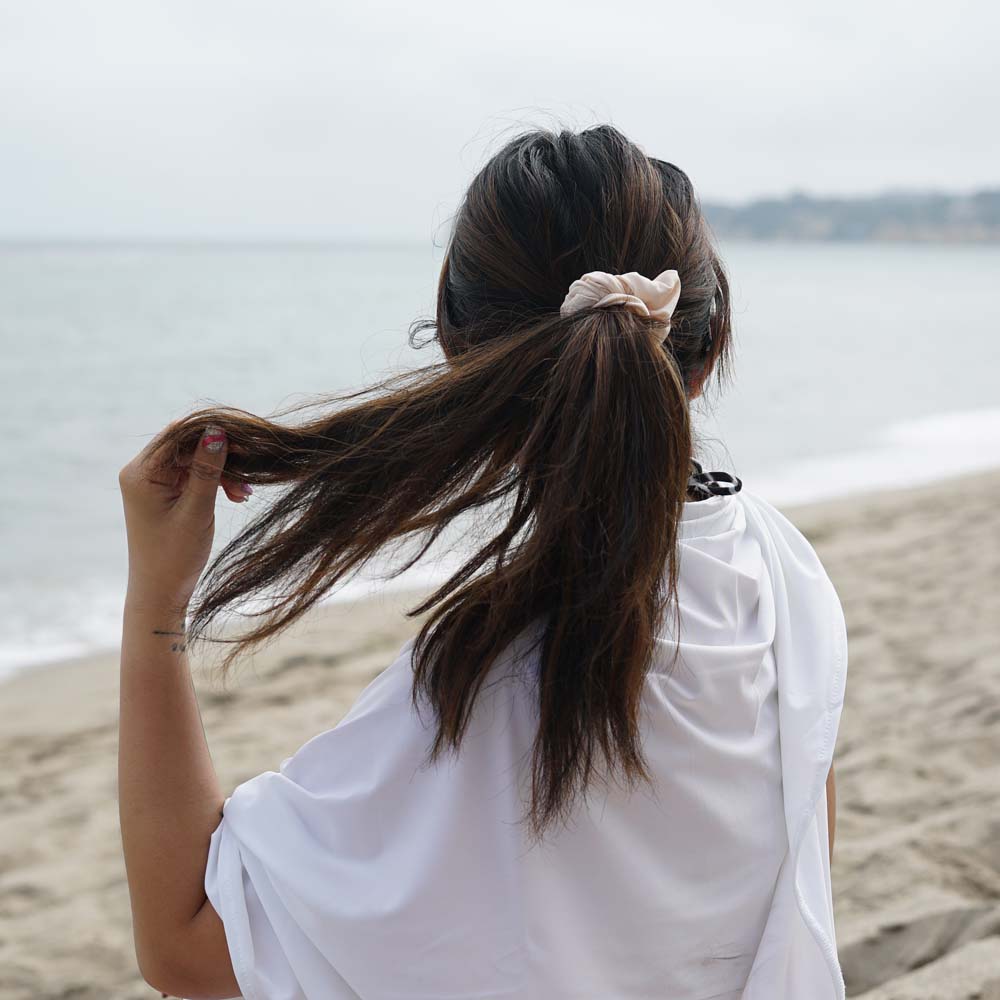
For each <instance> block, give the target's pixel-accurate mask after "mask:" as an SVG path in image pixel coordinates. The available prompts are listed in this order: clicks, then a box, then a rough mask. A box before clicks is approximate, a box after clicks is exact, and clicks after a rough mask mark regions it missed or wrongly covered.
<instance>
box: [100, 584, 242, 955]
mask: <svg viewBox="0 0 1000 1000" xmlns="http://www.w3.org/2000/svg"><path fill="white" fill-rule="evenodd" d="M184 630H185V615H184V614H183V613H181V612H178V611H176V610H175V611H171V610H169V608H168V607H167V605H166V604H165V603H161V602H158V601H156V600H148V599H144V598H143V597H142V595H138V594H133V593H130V594H129V595H127V596H126V600H125V612H124V617H123V630H122V649H121V694H120V719H119V743H118V805H119V816H120V821H121V833H122V846H123V850H124V854H125V868H126V874H127V877H128V885H129V895H130V897H131V902H132V919H133V932H134V935H135V946H136V955H137V957H138V960H139V965H140V968H141V969H143V971H144V973H146V972H148V971H149V970H150V969H151V968H154V967H155V966H156V965H157V963H159V962H160V961H162V959H163V956H164V953H165V951H166V953H167V954H168V955H169V948H170V943H171V942H173V941H179V940H182V939H183V936H182V934H181V933H180V932H181V930H182V929H183V928H184V927H185V926H187V925H188V924H190V922H191V921H192V919H193V918H194V917H195V915H196V913H197V912H198V911H199V909H200V908H201V906H202V904H203V903H204V901H205V893H204V875H205V865H206V863H207V859H208V847H209V839H210V837H211V834H212V831H213V830H214V829H215V828H216V827H217V826H218V824H219V820H220V818H221V811H222V805H223V801H224V799H223V795H222V793H221V791H220V788H219V783H218V780H217V778H216V775H215V769H214V768H213V766H212V759H211V756H210V755H209V752H208V744H207V742H206V740H205V732H204V729H203V727H202V723H201V715H200V712H199V710H198V702H197V699H196V697H195V692H194V686H193V683H192V679H191V674H190V670H189V664H188V655H187V651H186V637H185V635H184Z"/></svg>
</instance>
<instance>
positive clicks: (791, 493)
mask: <svg viewBox="0 0 1000 1000" xmlns="http://www.w3.org/2000/svg"><path fill="white" fill-rule="evenodd" d="M982 412H987V411H982ZM995 418H996V422H997V426H998V428H1000V410H997V411H996V412H995ZM935 419H937V418H930V420H929V422H933V421H934V420H935ZM966 450H967V451H968V452H969V455H972V453H973V451H974V449H973V448H972V447H971V445H970V446H969V447H968V448H967V449H966ZM880 454H881V453H880V452H879V451H878V450H877V449H874V448H873V449H871V451H870V452H869V453H868V455H869V460H868V461H867V463H866V462H865V460H864V455H865V453H861V452H854V453H851V454H850V456H848V457H846V458H845V463H849V464H853V465H856V466H857V470H858V471H856V472H855V473H854V475H849V476H848V477H847V480H848V481H849V482H850V486H849V487H844V488H841V489H830V490H828V491H826V492H823V494H822V495H821V496H816V497H807V498H805V499H798V498H796V489H797V487H796V485H795V484H796V483H797V482H809V481H810V480H811V478H812V477H813V476H814V475H815V469H816V467H817V466H820V467H823V468H824V469H827V471H829V470H830V469H834V468H836V465H835V461H836V460H835V459H834V458H832V457H830V456H827V457H825V458H822V459H818V460H817V461H816V462H815V463H814V462H810V461H807V460H803V461H801V462H797V463H792V464H790V465H789V466H788V467H787V468H786V469H785V471H783V472H780V473H776V474H765V476H763V477H762V479H761V484H762V487H761V488H760V489H754V490H753V492H754V493H757V494H759V495H761V496H763V497H764V498H765V499H768V500H769V502H771V503H773V504H774V506H776V507H777V508H778V509H779V510H781V511H782V512H783V513H785V514H786V516H788V517H789V519H790V520H792V521H793V522H794V523H796V524H798V521H797V518H799V517H802V518H803V519H804V520H805V521H806V522H808V521H809V520H810V519H811V518H814V517H815V512H816V511H825V510H827V509H828V508H830V506H831V505H834V506H836V507H838V508H839V507H841V506H842V505H845V504H848V505H849V504H851V503H857V504H858V505H861V506H866V507H867V505H868V504H869V503H871V502H876V503H877V502H878V501H879V498H882V497H885V498H886V502H888V503H890V504H891V503H892V502H894V499H896V498H900V497H903V496H905V495H907V494H909V493H912V492H914V491H919V490H926V489H934V488H936V487H939V486H941V487H944V486H945V485H946V484H948V483H952V482H953V483H955V484H956V487H958V486H959V484H962V483H968V485H970V486H975V485H976V484H977V483H978V482H979V480H981V479H982V477H983V476H986V477H990V476H991V475H992V474H993V473H1000V453H998V455H996V456H994V455H993V454H992V451H988V452H987V454H985V455H983V454H982V453H981V452H980V453H979V454H978V455H977V456H976V458H974V459H970V458H968V457H967V456H966V455H965V454H964V453H961V454H959V455H958V456H957V463H956V468H957V470H958V471H953V472H948V471H947V470H940V469H938V470H936V471H934V472H930V473H927V474H923V475H921V474H920V473H917V472H914V473H913V477H912V478H911V479H906V480H905V481H904V482H903V483H901V484H899V485H887V484H886V480H889V479H891V476H892V473H893V471H894V470H891V469H889V470H884V469H883V471H882V472H881V473H880V474H879V476H877V477H875V478H874V479H873V477H872V475H870V474H868V473H870V471H871V470H872V469H875V468H876V467H878V457H879V455H880ZM866 469H867V470H868V472H867V473H866V474H864V475H859V474H858V473H859V472H862V471H864V470H866ZM974 481H975V482H974ZM774 495H777V496H779V497H780V496H787V497H790V498H791V499H789V500H787V501H782V500H777V501H775V500H770V497H771V496H774ZM421 573H425V574H426V569H425V568H424V567H422V566H418V567H416V568H415V573H414V580H417V578H419V575H420V574H421ZM435 579H436V578H433V577H431V576H428V575H425V576H424V578H423V580H422V582H408V581H402V582H397V581H396V580H390V581H388V583H387V584H382V583H380V584H378V585H374V584H373V585H372V586H371V587H370V588H368V587H364V586H359V585H358V584H356V583H351V584H348V588H347V589H345V592H344V593H343V594H335V595H333V596H328V597H327V598H325V599H324V600H323V601H322V602H321V604H320V605H319V607H318V608H317V613H318V612H319V608H326V607H343V606H346V605H353V604H357V603H363V602H366V601H370V600H373V599H374V600H378V599H380V597H387V598H390V599H392V598H393V597H399V599H400V600H405V595H411V596H412V598H413V599H414V600H416V599H417V598H418V597H419V596H420V595H422V594H424V593H427V592H429V591H430V589H431V588H432V587H433V586H435V585H437V584H436V583H435ZM444 579H445V577H444V576H441V577H440V578H439V580H438V582H441V581H443V580H444ZM122 599H123V600H124V594H123V595H122ZM118 649H119V643H118V642H117V641H116V642H113V643H104V644H101V645H95V646H93V647H91V648H89V649H86V650H83V651H81V652H79V653H76V654H73V655H70V656H65V655H56V656H52V657H51V658H49V657H45V658H43V659H37V660H29V661H26V662H24V663H22V664H20V665H16V664H15V665H6V666H0V691H2V690H3V689H4V686H5V685H7V684H9V683H12V682H13V681H14V680H15V679H16V678H19V677H21V676H22V675H24V674H26V673H32V674H33V673H35V672H36V671H42V672H45V671H49V670H53V669H56V670H58V669H61V668H67V669H69V668H72V667H73V666H74V665H83V664H86V663H90V662H91V661H93V660H103V659H106V658H107V657H109V656H112V655H117V653H118Z"/></svg>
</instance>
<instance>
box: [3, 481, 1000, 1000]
mask: <svg viewBox="0 0 1000 1000" xmlns="http://www.w3.org/2000/svg"><path fill="white" fill-rule="evenodd" d="M998 495H1000V472H997V473H992V474H990V475H977V476H974V477H967V478H963V479H960V480H952V481H949V482H947V483H943V484H939V485H935V486H932V487H923V488H920V489H917V490H909V491H900V492H895V493H890V494H880V495H873V496H871V497H866V498H860V497H859V498H852V499H850V500H838V501H832V502H827V503H823V504H818V505H812V506H809V507H803V508H798V509H794V510H789V511H787V513H788V514H789V516H790V517H791V518H792V520H793V521H794V522H795V523H796V524H797V525H799V527H800V528H801V529H802V530H803V531H804V532H805V533H806V534H807V535H808V536H809V537H810V539H811V540H812V541H813V543H814V544H815V545H816V548H817V549H818V551H819V553H820V555H821V556H822V558H823V560H824V562H825V564H826V566H827V569H828V571H829V573H830V575H831V577H832V578H833V580H834V583H835V584H836V586H837V589H838V591H839V593H840V595H841V598H842V600H843V602H844V607H845V610H846V613H847V621H848V630H849V636H850V645H851V663H850V669H849V674H848V685H847V704H846V706H845V710H844V715H843V720H842V726H841V731H840V739H839V741H838V746H837V754H836V771H837V785H838V827H837V838H836V850H835V859H834V867H833V884H834V896H835V914H836V920H837V932H838V941H839V945H840V952H841V959H842V964H843V968H844V973H845V978H846V980H847V984H848V995H849V996H862V997H864V998H866V1000H973V998H978V1000H1000V504H998V502H997V499H996V498H997V496H998ZM415 603H416V600H415V595H412V594H411V595H400V594H397V595H385V596H383V597H380V598H378V599H373V600H371V601H366V602H364V603H356V604H353V605H339V606H338V605H330V606H327V607H324V608H321V609H319V610H318V611H317V612H316V613H314V614H313V615H311V616H310V617H309V618H308V619H307V620H305V621H304V622H300V623H299V624H298V625H297V626H296V627H294V628H293V629H292V630H290V631H289V632H288V633H286V634H285V635H284V636H282V637H280V638H279V639H278V640H277V641H275V642H274V643H272V644H271V645H270V646H268V647H266V648H265V649H263V650H261V651H260V652H258V653H257V654H256V655H255V656H254V657H253V659H252V660H251V661H249V662H248V663H246V664H244V665H243V666H242V667H241V668H239V669H240V680H239V682H238V683H237V684H235V685H233V686H232V687H231V688H230V689H229V690H228V691H221V690H220V689H219V688H218V687H213V686H211V685H210V684H208V683H206V681H205V679H204V678H199V691H200V695H201V703H202V712H203V718H204V722H205V727H206V730H207V732H208V737H209V742H210V745H211V747H212V753H213V756H214V759H215V762H216V767H217V769H218V772H219V777H220V780H221V782H222V785H223V788H224V789H227V790H229V789H231V788H232V787H234V786H235V785H236V784H238V783H239V782H241V781H243V780H245V779H247V778H249V777H252V776H253V775H255V774H257V773H259V772H260V771H263V770H267V769H274V768H276V767H277V766H278V764H279V763H280V761H281V760H282V759H283V758H284V757H286V756H289V755H290V754H292V753H293V752H294V751H295V750H296V749H298V747H299V746H301V745H302V744H303V743H304V742H305V741H306V740H307V739H309V738H310V737H311V736H313V735H315V734H316V733H317V732H320V731H322V730H324V729H328V728H330V727H331V726H333V725H335V724H336V722H337V721H338V720H339V719H340V717H341V716H342V715H343V714H344V713H345V712H346V711H347V709H348V708H349V707H350V705H351V704H352V702H353V700H354V698H355V697H356V695H357V693H358V691H359V690H360V689H361V687H362V686H363V685H364V684H365V683H366V682H367V681H368V680H369V679H370V678H372V677H374V676H375V675H376V674H377V673H378V672H379V671H380V670H381V669H383V668H384V667H385V666H386V665H387V664H388V663H389V662H390V660H391V658H392V656H393V654H394V653H395V652H396V651H397V650H398V648H399V647H400V646H401V645H402V643H403V642H404V641H405V640H406V639H407V638H408V637H409V636H410V635H412V634H413V633H414V632H415V631H416V629H417V627H418V625H419V621H418V620H415V619H407V618H406V617H405V614H404V612H405V609H406V608H409V607H412V606H413V605H414V604H415ZM117 670H118V661H117V654H116V653H114V652H112V653H110V654H105V655H99V656H93V657H88V658H84V659H79V660H75V661H68V662H66V663H62V664H58V665H55V666H50V667H46V668H37V669H34V670H32V671H30V672H25V673H23V674H20V675H17V676H15V677H14V678H12V679H10V680H8V681H6V682H4V683H3V684H0V748H2V754H3V757H2V760H3V763H4V766H3V769H2V771H0V815H2V825H0V998H3V1000H29V998H30V1000H40V998H43V997H49V998H56V997H59V998H74V1000H92V998H93V1000H97V998H101V1000H106V998H139V997H149V996H151V995H155V994H153V992H152V991H151V990H150V989H149V988H148V987H146V986H145V985H144V984H143V983H142V981H141V980H140V978H139V977H138V974H137V972H136V968H135V964H134V958H133V953H132V945H131V931H130V923H129V904H128V894H127V890H126V886H125V881H124V872H123V866H122V859H121V848H120V840H119V833H118V816H117V805H116V800H115V794H116V792H115V773H116V765H115V754H116V724H117V723H116V714H117ZM664 1000H669V998H664ZM799 1000H809V998H808V997H803V998H799Z"/></svg>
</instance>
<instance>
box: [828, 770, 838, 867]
mask: <svg viewBox="0 0 1000 1000" xmlns="http://www.w3.org/2000/svg"><path fill="white" fill-rule="evenodd" d="M836 827H837V786H836V783H835V781H834V777H833V764H831V765H830V773H829V774H828V775H827V777H826V828H827V832H828V834H829V837H828V839H829V841H830V864H831V865H832V864H833V834H834V831H835V830H836Z"/></svg>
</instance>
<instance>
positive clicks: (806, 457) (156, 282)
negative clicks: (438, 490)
mask: <svg viewBox="0 0 1000 1000" xmlns="http://www.w3.org/2000/svg"><path fill="white" fill-rule="evenodd" d="M723 252H724V255H725V257H726V261H727V264H728V266H729V270H730V274H731V277H732V281H733V292H734V304H735V322H736V334H737V358H736V378H735V381H734V382H733V384H732V385H731V386H730V387H729V388H728V390H727V392H726V393H725V394H724V395H721V396H720V395H718V394H717V393H714V392H713V393H710V398H709V399H708V400H706V401H703V402H701V403H699V405H698V408H697V409H698V416H697V421H698V427H699V435H700V438H701V442H702V443H701V446H700V452H701V455H702V457H703V458H704V459H706V463H707V467H709V468H723V469H728V470H730V471H733V472H735V473H736V474H737V475H739V476H741V477H742V478H743V480H744V483H745V484H746V487H747V488H748V489H753V490H754V491H756V492H758V493H760V494H761V495H763V496H765V497H766V498H767V499H769V500H771V501H772V502H774V503H777V504H795V503H799V502H803V501H807V500H810V499H818V498H822V497H828V496H836V495H842V494H850V493H854V492H858V491H865V490H874V489H881V488H885V487H892V486H898V485H904V484H910V483H918V482H926V481H930V480H933V479H935V478H939V477H941V476H945V475H949V474H952V473H955V472H965V471H971V470H976V469H986V468H990V467H993V466H996V465H1000V391H998V388H997V371H998V363H1000V305H998V302H997V298H996V295H995V290H994V289H995V283H996V278H997V274H998V265H1000V247H972V246H968V247H966V246H907V245H887V246H883V245H871V244H856V245H849V244H813V245H809V244H794V245H791V244H789V245H782V244H750V243H746V244H740V243H732V244H728V245H725V246H724V247H723ZM441 253H442V251H441V248H440V247H433V246H431V245H429V244H428V245H427V246H396V247H386V246H384V247H324V248H279V247H268V248H257V247H255V248H204V247H201V248H191V247H158V248H148V247H147V248H86V247H84V248H40V247H39V248H28V249H25V248H6V249H0V345H2V356H0V391H2V393H3V404H2V408H0V423H2V431H3V440H4V463H3V465H4V471H3V476H2V505H0V551H2V552H3V574H2V577H0V625H2V629H0V672H9V671H11V670H15V669H19V668H23V667H28V666H31V665H32V664H35V663H41V662H44V661H46V660H52V659H58V658H62V657H66V656H72V655H77V654H79V653H82V652H87V651H89V650H92V649H96V648H103V647H112V646H114V645H115V644H116V643H117V641H118V638H119V635H120V625H121V610H122V602H123V598H124V591H125V582H126V577H127V554H126V546H125V532H124V522H123V519H122V509H121V499H120V494H119V491H118V470H119V469H120V468H121V466H122V465H124V464H125V463H126V462H128V461H129V459H130V458H131V457H132V456H133V455H134V454H135V453H136V452H137V451H139V450H140V449H141V448H142V447H143V445H144V444H145V443H146V442H147V441H148V440H149V439H150V437H151V436H153V435H154V434H155V433H156V432H157V431H158V430H159V429H160V428H161V427H162V426H163V425H164V424H166V423H168V422H169V421H171V420H173V419H175V418H176V417H178V416H181V415H182V414H184V413H186V412H188V411H189V410H191V409H194V408H196V407H199V406H203V405H208V404H211V403H223V404H229V405H235V406H239V407H242V408H245V409H248V410H252V411H255V412H258V413H262V414H267V413H271V412H273V411H274V410H276V409H278V408H281V407H284V406H287V405H289V404H291V403H294V402H299V401H302V400H304V399H305V398H306V397H307V396H311V395H313V394H324V393H331V392H338V391H343V390H347V389H351V388H357V387H360V386H361V385H363V384H365V383H367V382H370V381H372V380H374V379H375V378H377V377H379V376H381V375H384V374H387V373H388V372H389V371H390V370H397V369H399V368H401V367H409V366H412V365H416V364H422V363H425V362H426V361H428V360H430V359H432V358H436V357H437V356H438V355H437V353H436V351H437V349H436V347H434V346H433V345H431V346H428V347H425V348H423V349H422V350H419V351H417V350H413V349H411V348H410V347H409V345H408V344H407V336H406V334H407V327H408V325H409V324H410V322H411V321H412V320H414V319H415V318H418V317H424V316H431V315H432V314H433V305H434V291H435V282H436V279H437V274H438V271H439V268H440V264H441ZM254 503H255V501H254V500H251V501H250V502H249V503H247V504H244V505H239V506H237V505H231V504H229V503H228V502H227V501H225V500H221V501H220V503H219V506H218V538H217V550H218V548H220V547H221V546H222V545H223V544H224V543H225V541H226V540H227V539H228V538H230V537H232V535H233V534H234V533H235V532H236V531H237V530H238V529H239V527H240V526H241V524H243V523H244V522H245V521H246V520H247V519H249V518H250V517H252V516H253V511H254ZM439 572H440V566H438V567H434V566H429V567H428V568H426V569H421V567H419V566H418V567H417V570H416V571H415V572H414V573H413V574H411V575H410V576H409V577H406V578H404V579H403V580H401V581H398V582H396V583H395V585H397V586H399V585H406V584H408V583H415V582H419V581H423V580H424V579H428V578H432V577H433V576H434V575H435V574H436V573H439ZM378 585H379V584H378V583H377V582H376V583H372V582H371V581H370V580H357V581H353V582H352V583H350V584H348V585H347V586H345V587H343V588H341V589H338V591H337V592H336V593H335V594H334V595H333V597H334V598H335V599H336V598H342V597H344V596H345V595H348V594H353V593H357V592H359V591H363V590H365V589H367V588H369V587H371V586H378Z"/></svg>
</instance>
